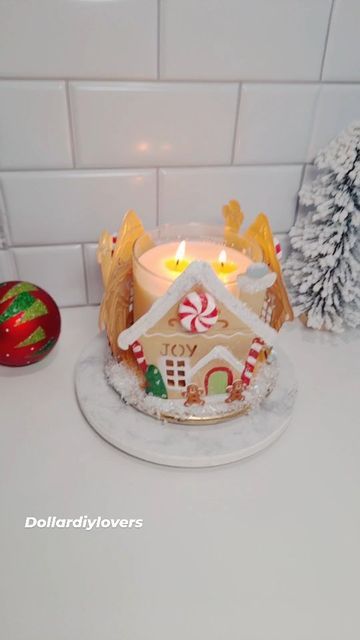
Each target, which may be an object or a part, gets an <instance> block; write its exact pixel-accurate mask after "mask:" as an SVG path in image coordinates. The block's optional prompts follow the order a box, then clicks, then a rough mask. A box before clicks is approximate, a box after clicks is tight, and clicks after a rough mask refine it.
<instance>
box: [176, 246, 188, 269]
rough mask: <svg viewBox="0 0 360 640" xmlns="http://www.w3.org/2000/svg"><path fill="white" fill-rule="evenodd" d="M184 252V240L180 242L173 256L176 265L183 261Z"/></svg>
mask: <svg viewBox="0 0 360 640" xmlns="http://www.w3.org/2000/svg"><path fill="white" fill-rule="evenodd" d="M185 251H186V242H185V240H181V242H180V244H179V246H178V248H177V250H176V254H175V260H176V264H179V262H180V260H183V258H184V256H185Z"/></svg>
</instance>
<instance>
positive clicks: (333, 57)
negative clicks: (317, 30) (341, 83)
mask: <svg viewBox="0 0 360 640" xmlns="http://www.w3.org/2000/svg"><path fill="white" fill-rule="evenodd" d="M359 26H360V3H359V0H336V2H335V4H334V10H333V14H332V19H331V27H330V32H329V39H328V44H327V49H326V58H325V64H324V72H323V79H324V80H350V81H351V80H358V81H359V80H360V39H359Z"/></svg>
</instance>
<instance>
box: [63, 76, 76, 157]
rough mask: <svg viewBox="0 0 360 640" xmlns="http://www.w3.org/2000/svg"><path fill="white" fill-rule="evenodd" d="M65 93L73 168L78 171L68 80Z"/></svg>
mask: <svg viewBox="0 0 360 640" xmlns="http://www.w3.org/2000/svg"><path fill="white" fill-rule="evenodd" d="M65 92H66V103H67V112H68V118H69V133H70V146H71V158H72V163H73V167H72V168H73V169H76V152H75V132H74V122H73V117H72V109H71V98H70V87H69V80H66V82H65Z"/></svg>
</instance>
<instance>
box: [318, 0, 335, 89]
mask: <svg viewBox="0 0 360 640" xmlns="http://www.w3.org/2000/svg"><path fill="white" fill-rule="evenodd" d="M334 7H335V0H332V3H331V7H330V12H329V19H328V24H327V30H326V35H325V42H324V51H323V55H322V60H321V65H320V78H319V80H320V82H322V79H323V73H324V66H325V59H326V52H327V46H328V42H329V35H330V29H331V21H332V16H333V11H334Z"/></svg>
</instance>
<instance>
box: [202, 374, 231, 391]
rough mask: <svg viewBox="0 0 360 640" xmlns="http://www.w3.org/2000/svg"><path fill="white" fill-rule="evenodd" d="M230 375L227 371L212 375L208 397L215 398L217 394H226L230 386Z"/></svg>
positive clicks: (209, 381)
mask: <svg viewBox="0 0 360 640" xmlns="http://www.w3.org/2000/svg"><path fill="white" fill-rule="evenodd" d="M228 384H229V382H228V373H227V371H214V373H211V374H210V376H209V380H208V389H207V392H208V395H209V396H213V395H215V394H217V393H226V387H227V386H228Z"/></svg>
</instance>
